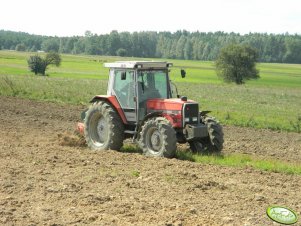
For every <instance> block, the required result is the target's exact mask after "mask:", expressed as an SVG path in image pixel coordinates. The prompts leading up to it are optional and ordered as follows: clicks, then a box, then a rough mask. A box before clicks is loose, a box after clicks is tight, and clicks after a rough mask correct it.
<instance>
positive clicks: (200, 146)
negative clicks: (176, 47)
mask: <svg viewBox="0 0 301 226" xmlns="http://www.w3.org/2000/svg"><path fill="white" fill-rule="evenodd" d="M170 66H172V64H171V63H167V62H155V61H140V62H136V61H135V62H134V61H129V62H114V63H105V67H108V68H110V75H109V82H108V89H107V95H97V96H95V97H94V98H93V99H92V100H91V101H90V102H91V103H92V105H91V106H90V108H89V109H88V110H86V111H85V112H84V113H83V115H82V119H83V121H84V123H82V124H79V129H80V130H82V131H84V135H85V139H86V142H87V144H88V146H89V147H90V148H92V149H94V150H108V149H112V150H119V149H120V148H121V147H122V145H123V140H124V139H126V138H132V139H133V140H134V141H135V142H136V143H137V144H138V146H139V147H140V148H141V149H142V150H143V153H144V154H145V155H147V156H160V157H168V158H171V157H173V156H174V155H175V153H176V149H177V142H178V143H186V142H188V143H189V144H190V148H191V150H192V151H197V152H201V151H206V152H220V151H221V150H222V148H223V142H224V139H223V131H222V127H221V125H220V124H219V123H218V122H217V121H215V120H214V118H212V117H209V116H207V113H208V111H201V112H199V104H198V103H196V102H194V101H192V100H187V97H185V96H181V97H180V96H179V95H178V94H177V89H176V87H175V85H174V84H173V83H171V81H170V79H169V67H170ZM185 74H186V72H185V71H184V70H181V75H182V77H185Z"/></svg>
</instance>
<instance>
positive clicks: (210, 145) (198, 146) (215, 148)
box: [189, 116, 224, 153]
mask: <svg viewBox="0 0 301 226" xmlns="http://www.w3.org/2000/svg"><path fill="white" fill-rule="evenodd" d="M201 120H202V123H204V124H205V125H206V126H207V129H208V134H209V135H208V137H205V138H202V139H201V140H195V141H191V142H189V144H190V149H191V150H192V151H193V152H207V153H219V152H221V151H222V149H223V144H224V133H223V128H222V126H221V125H220V124H219V123H218V122H217V121H216V120H215V119H214V118H212V117H209V116H203V117H202V118H201Z"/></svg>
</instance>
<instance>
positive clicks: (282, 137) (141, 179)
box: [0, 97, 301, 226]
mask: <svg viewBox="0 0 301 226" xmlns="http://www.w3.org/2000/svg"><path fill="white" fill-rule="evenodd" d="M81 110H82V107H80V106H68V105H57V104H51V103H43V102H36V101H30V100H23V99H17V98H8V97H0V122H1V124H0V128H1V130H0V171H1V173H0V224H2V225H84V224H87V225H178V226H179V225H239V226H243V225H245V226H247V225H277V224H276V223H273V222H272V221H271V220H270V219H269V218H268V217H267V216H266V213H265V211H266V208H267V207H268V206H270V205H273V204H277V205H284V206H288V207H290V208H292V209H294V210H296V212H297V213H298V214H299V215H300V213H301V188H300V186H301V176H297V175H286V174H281V173H271V172H265V171H259V170H255V169H252V168H232V167H222V166H216V165H209V164H198V163H193V162H189V161H181V160H178V159H163V158H149V157H144V156H142V155H140V154H131V153H121V152H117V151H106V152H96V151H91V150H89V149H88V148H87V147H85V146H80V145H76V144H75V145H74V146H66V145H65V146H63V145H62V144H61V143H60V142H59V141H60V137H59V136H60V134H62V133H65V132H67V133H72V132H73V131H74V128H75V124H76V122H77V121H78V118H79V117H78V116H79V114H80V112H81ZM224 133H225V139H226V142H225V149H224V153H226V154H227V153H231V152H239V153H248V154H254V155H257V156H259V157H260V158H264V159H265V158H269V159H271V158H275V159H280V160H283V161H288V162H295V163H300V164H301V135H300V134H297V133H284V132H272V131H268V130H254V129H248V128H237V127H225V128H224ZM299 223H300V220H299ZM297 224H298V223H297ZM300 224H301V223H300Z"/></svg>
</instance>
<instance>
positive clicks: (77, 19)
mask: <svg viewBox="0 0 301 226" xmlns="http://www.w3.org/2000/svg"><path fill="white" fill-rule="evenodd" d="M0 30H11V31H23V32H27V33H30V34H39V35H48V36H74V35H84V34H85V31H91V32H92V33H93V34H107V33H110V32H111V31H112V30H117V31H119V32H122V31H129V32H134V31H170V32H175V31H177V30H187V31H191V32H193V31H200V32H215V31H224V32H235V33H241V34H246V33H249V32H252V33H254V32H259V33H274V34H283V33H286V32H288V33H290V34H295V33H297V34H301V1H300V0H285V1H284V0H281V1H280V0H206V1H204V0H184V1H183V0H181V1H180V0H178V1H171V0H148V1H146V0H105V1H104V0H2V1H1V4H0Z"/></svg>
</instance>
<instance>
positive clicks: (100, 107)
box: [84, 102, 124, 150]
mask: <svg viewBox="0 0 301 226" xmlns="http://www.w3.org/2000/svg"><path fill="white" fill-rule="evenodd" d="M84 134H85V139H86V142H87V144H88V146H89V147H90V148H91V149H93V150H108V149H112V150H119V149H120V148H121V147H122V145H123V140H124V126H123V123H122V121H121V119H120V117H119V115H118V114H117V113H116V111H115V110H114V109H113V108H112V107H111V106H110V105H109V104H107V103H105V102H97V103H95V104H93V105H92V106H91V107H90V108H89V110H88V111H87V112H86V117H85V131H84Z"/></svg>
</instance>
